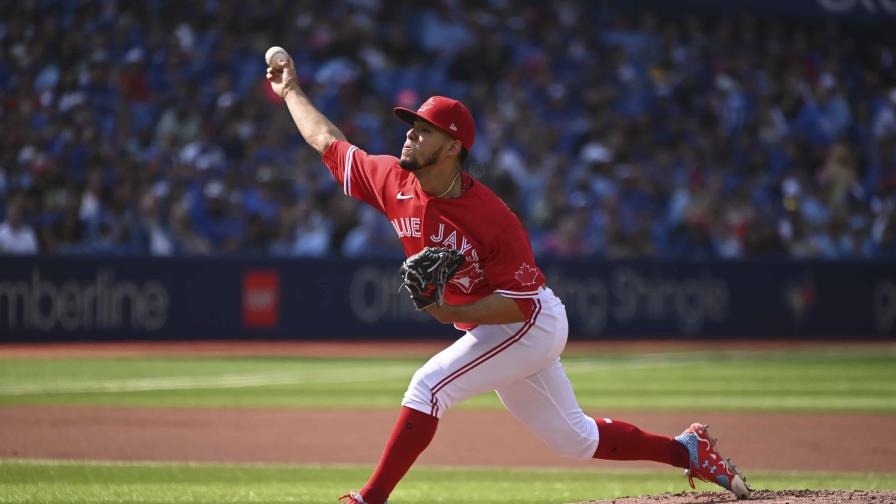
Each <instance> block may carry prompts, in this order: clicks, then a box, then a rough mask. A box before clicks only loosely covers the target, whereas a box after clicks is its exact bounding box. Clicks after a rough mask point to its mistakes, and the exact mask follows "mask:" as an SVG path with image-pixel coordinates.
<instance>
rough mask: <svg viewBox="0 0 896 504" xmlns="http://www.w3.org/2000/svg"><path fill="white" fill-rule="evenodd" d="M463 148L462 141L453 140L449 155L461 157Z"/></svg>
mask: <svg viewBox="0 0 896 504" xmlns="http://www.w3.org/2000/svg"><path fill="white" fill-rule="evenodd" d="M462 148H463V146H462V145H461V143H460V140H453V139H452V140H451V145H449V146H448V153H449V154H451V155H452V156H457V157H460V151H461V149H462Z"/></svg>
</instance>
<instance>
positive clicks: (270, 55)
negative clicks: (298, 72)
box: [264, 46, 289, 68]
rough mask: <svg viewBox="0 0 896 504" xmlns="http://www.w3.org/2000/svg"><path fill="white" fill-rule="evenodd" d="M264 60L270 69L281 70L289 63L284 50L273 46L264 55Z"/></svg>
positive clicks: (287, 55)
mask: <svg viewBox="0 0 896 504" xmlns="http://www.w3.org/2000/svg"><path fill="white" fill-rule="evenodd" d="M264 60H265V61H266V62H267V64H268V66H269V67H271V68H283V67H284V66H286V64H287V62H288V61H289V54H287V53H286V49H284V48H282V47H280V46H273V47H271V48H270V49H268V52H266V53H264Z"/></svg>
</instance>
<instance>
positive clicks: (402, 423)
mask: <svg viewBox="0 0 896 504" xmlns="http://www.w3.org/2000/svg"><path fill="white" fill-rule="evenodd" d="M438 425H439V419H438V418H436V417H434V416H431V415H427V414H426V413H421V412H419V411H417V410H414V409H411V408H408V407H406V406H402V408H401V413H400V414H399V415H398V420H396V421H395V427H393V428H392V435H391V436H389V441H388V442H387V443H386V448H385V449H384V450H383V455H382V456H381V457H380V463H379V464H377V466H376V470H375V471H373V475H372V476H370V479H369V480H367V484H366V485H364V488H363V489H362V490H361V496H362V497H364V500H365V501H366V502H367V504H383V503H384V502H385V501H386V499H388V498H389V494H390V493H392V490H393V489H394V488H395V485H397V484H398V482H399V481H400V480H401V478H403V477H404V475H405V474H406V473H407V472H408V469H410V468H411V466H412V465H413V464H414V461H415V460H417V457H418V456H419V455H420V454H421V453H423V450H425V449H426V447H427V446H429V442H430V441H432V438H433V436H435V434H436V427H437V426H438Z"/></svg>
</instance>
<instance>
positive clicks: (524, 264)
mask: <svg viewBox="0 0 896 504" xmlns="http://www.w3.org/2000/svg"><path fill="white" fill-rule="evenodd" d="M514 218H515V217H514ZM484 268H485V275H486V277H487V278H488V280H489V283H490V284H491V285H492V287H493V288H494V289H495V292H497V293H498V294H501V295H502V296H505V297H509V298H513V299H526V298H535V297H537V296H538V289H539V288H540V287H541V286H542V285H543V284H544V275H543V274H542V272H541V270H540V269H539V268H538V266H537V265H536V264H535V258H534V256H533V254H532V246H531V245H530V244H529V237H528V236H526V233H525V231H523V228H522V225H521V224H520V223H519V221H518V220H517V221H516V223H515V225H512V226H508V227H507V228H505V231H504V232H502V233H501V234H499V235H498V237H497V239H496V241H495V245H494V250H493V252H492V254H489V258H488V260H487V261H485V264H484Z"/></svg>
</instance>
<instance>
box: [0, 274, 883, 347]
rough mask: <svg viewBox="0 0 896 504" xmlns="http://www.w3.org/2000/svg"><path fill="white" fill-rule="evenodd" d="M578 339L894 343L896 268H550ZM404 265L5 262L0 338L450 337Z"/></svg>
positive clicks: (0, 284)
mask: <svg viewBox="0 0 896 504" xmlns="http://www.w3.org/2000/svg"><path fill="white" fill-rule="evenodd" d="M542 267H543V269H544V271H545V273H546V275H547V278H548V282H549V286H550V287H551V288H552V289H553V290H554V291H555V292H556V293H557V294H558V295H559V296H560V297H561V299H563V301H564V303H565V304H566V306H567V309H568V312H569V316H570V329H571V333H572V334H573V335H574V337H576V338H579V339H601V338H607V339H612V338H632V337H645V338H646V337H650V338H656V337H665V338H677V339H681V338H701V337H730V338H734V337H797V338H800V337H803V338H824V337H830V338H843V337H845V338H892V337H894V336H896V261H894V262H886V263H868V262H792V261H787V262H785V261H781V262H717V263H698V262H687V263H685V262H681V263H673V262H584V261H578V262H576V261H563V262H560V261H554V262H543V263H542ZM398 286H399V280H398V274H397V264H396V262H395V261H373V262H371V261H363V262H361V261H346V260H327V261H321V260H285V259H280V260H272V259H259V260H252V259H237V258H215V259H208V258H202V259H186V258H184V259H144V258H86V257H85V258H76V257H75V258H59V257H52V258H50V257H48V258H12V257H4V258H2V260H0V340H3V341H40V340H46V341H49V340H56V341H66V340H119V339H145V340H151V339H231V338H265V339H326V338H339V339H383V338H390V339H395V338H399V339H400V338H408V339H431V338H445V337H452V336H453V335H455V334H456V331H454V330H453V329H452V328H451V327H449V326H440V325H438V324H436V323H435V322H433V321H432V320H430V319H429V317H428V316H427V315H425V314H420V313H417V312H416V311H415V310H414V309H413V307H412V305H411V303H410V301H409V300H407V298H406V297H405V295H403V294H400V293H399V291H398Z"/></svg>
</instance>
